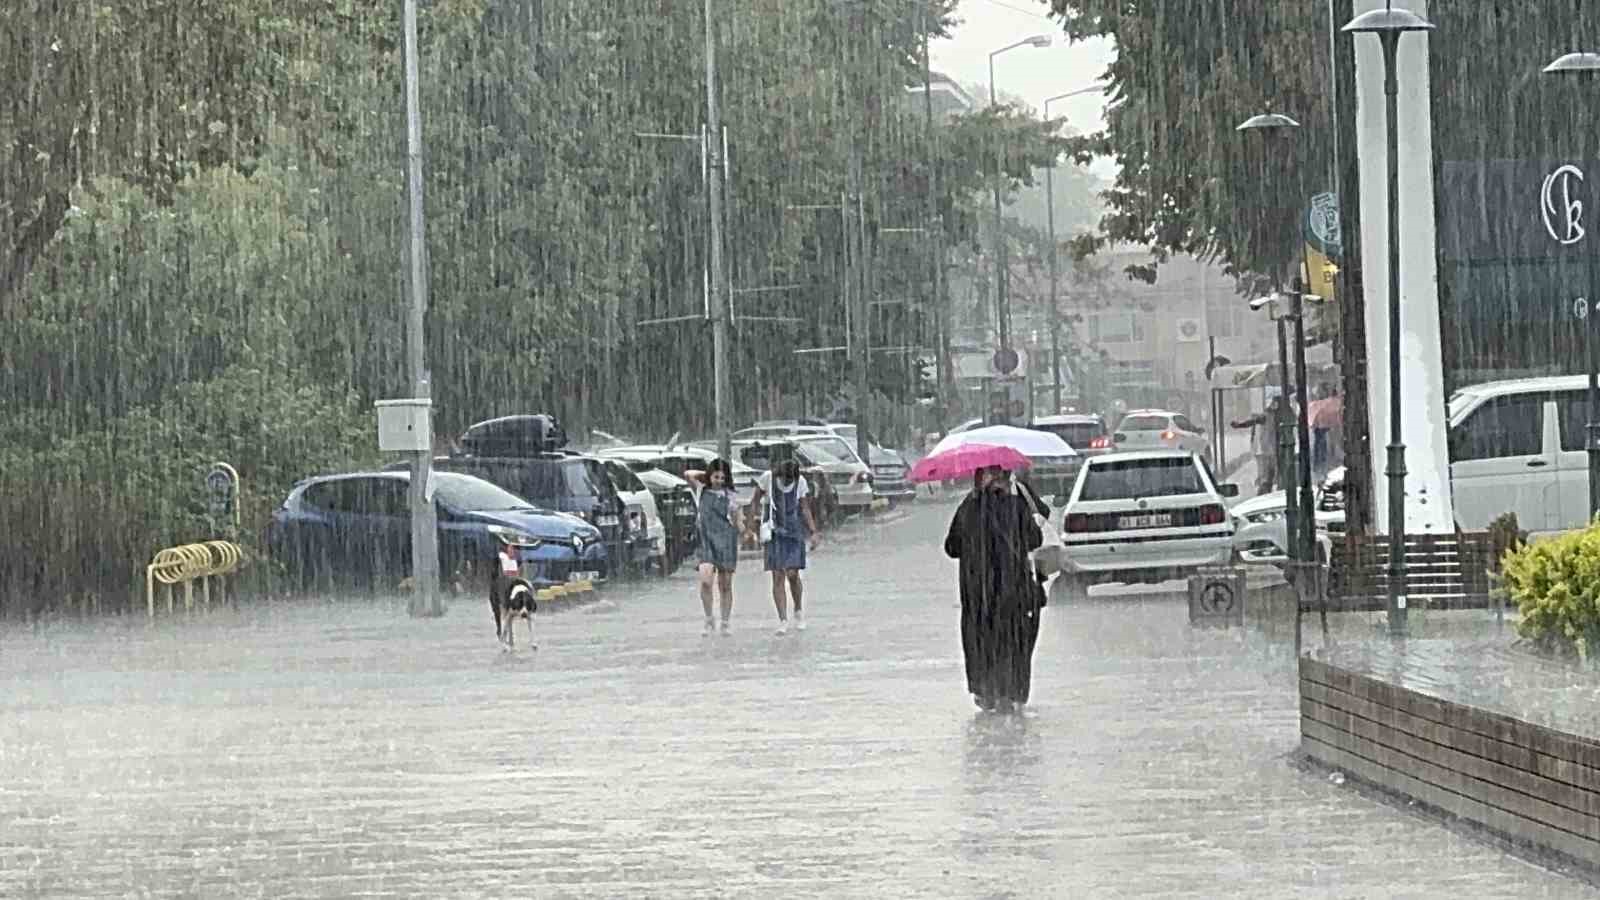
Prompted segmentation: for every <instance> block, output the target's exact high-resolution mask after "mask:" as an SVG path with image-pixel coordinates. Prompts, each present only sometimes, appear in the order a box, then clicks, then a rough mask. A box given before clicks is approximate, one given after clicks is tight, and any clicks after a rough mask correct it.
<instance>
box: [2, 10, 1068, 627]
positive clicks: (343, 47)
mask: <svg viewBox="0 0 1600 900" xmlns="http://www.w3.org/2000/svg"><path fill="white" fill-rule="evenodd" d="M952 6H953V4H952V3H951V2H949V0H800V2H778V0H754V2H750V3H745V4H727V3H719V4H718V8H719V10H720V11H719V15H720V16H721V19H720V20H719V23H718V28H717V31H716V43H717V47H718V55H719V64H720V68H721V79H720V97H721V101H722V105H723V110H724V120H725V124H726V125H727V130H728V137H727V140H728V147H729V158H730V173H729V185H728V186H729V190H728V196H729V204H728V206H729V218H730V222H729V225H730V227H729V237H728V251H729V252H728V257H729V267H730V271H731V275H732V284H733V285H734V286H735V287H736V288H739V289H753V288H783V290H774V291H770V292H760V293H757V292H753V291H744V292H741V293H740V294H737V295H736V299H735V304H736V310H737V311H738V324H737V326H736V329H735V333H734V341H733V354H732V360H731V365H732V368H733V374H734V383H735V384H737V385H739V386H740V390H738V391H737V392H736V393H735V396H734V398H733V401H734V406H735V409H734V413H735V417H736V418H748V417H753V416H756V415H762V414H771V413H774V412H778V411H779V409H778V404H779V403H780V402H781V401H782V400H783V399H784V398H785V397H786V396H792V395H794V394H797V393H804V392H802V391H799V390H797V388H799V387H800V386H805V387H806V388H807V389H808V390H809V391H810V393H811V394H812V395H813V397H812V398H811V399H813V400H815V399H818V398H820V395H821V394H823V393H824V392H826V391H828V390H831V389H832V388H833V387H835V386H837V385H840V384H843V383H844V382H845V381H846V380H847V374H848V373H847V371H846V369H845V366H844V362H843V359H842V358H840V357H833V358H829V357H826V356H822V355H815V356H799V355H795V354H794V353H792V352H791V351H792V350H793V349H795V348H798V347H805V346H829V345H834V344H839V343H843V340H842V338H843V331H842V328H843V323H844V321H845V316H844V307H843V296H844V295H843V292H842V291H841V290H840V287H841V283H842V276H843V271H842V268H841V260H842V256H843V252H844V242H843V240H842V236H841V233H840V227H839V226H840V224H841V221H840V218H839V217H838V216H837V215H833V216H831V217H830V215H829V214H828V213H827V212H820V213H818V212H797V211H793V210H789V209H786V207H790V206H800V205H809V204H821V203H837V202H839V199H840V198H841V196H843V195H846V194H851V193H852V192H853V193H854V194H855V195H858V196H859V200H858V199H856V197H855V196H852V197H851V199H850V205H851V206H852V207H853V208H854V212H853V213H852V216H854V215H855V212H859V213H860V214H862V215H863V216H864V219H862V220H859V221H858V220H856V219H854V218H852V220H851V221H852V222H853V223H855V224H856V226H857V227H861V226H862V225H864V227H862V232H863V236H864V244H865V247H866V257H865V262H866V263H867V265H866V266H865V267H864V270H866V271H868V272H870V275H871V277H870V279H868V281H867V286H868V287H869V288H870V290H871V291H872V293H871V296H870V297H869V300H871V301H874V302H873V306H872V308H873V309H874V310H875V313H874V317H873V322H872V327H873V329H874V333H873V342H874V344H875V345H879V346H884V345H889V344H892V343H904V344H912V345H918V346H930V345H931V344H932V342H933V332H932V321H933V316H932V307H931V300H932V298H931V297H930V296H929V293H930V288H931V283H932V279H931V278H930V277H929V274H930V271H929V266H930V262H931V258H930V256H929V254H928V252H927V248H928V235H925V234H924V235H921V236H920V237H908V236H907V235H906V234H902V233H896V232H895V231H886V230H884V229H902V228H912V227H926V225H927V224H928V220H927V194H926V192H927V190H928V186H929V185H930V183H935V184H937V185H938V188H939V196H938V197H937V203H936V208H937V211H938V212H939V213H940V214H941V215H942V221H943V223H944V227H945V228H946V230H947V233H946V235H945V239H946V242H947V243H950V244H952V245H955V244H959V243H960V242H962V241H964V240H970V239H971V236H972V234H973V233H974V228H975V222H976V221H977V220H976V218H975V216H974V209H975V208H976V207H975V205H974V204H975V202H976V200H975V194H976V192H978V191H979V190H980V189H981V188H985V187H987V186H988V184H989V183H990V182H989V179H990V178H991V177H992V175H991V173H992V160H993V159H994V158H995V156H996V153H997V151H1000V150H1001V149H1002V148H1003V153H1002V154H1001V155H1003V158H1004V165H1005V176H1004V177H1005V178H1006V180H1007V182H1008V187H1015V186H1019V185H1023V184H1026V183H1028V182H1029V181H1030V180H1031V177H1032V172H1034V171H1035V170H1036V169H1037V167H1038V166H1040V165H1043V164H1045V163H1046V162H1047V161H1048V160H1050V159H1053V158H1054V157H1055V156H1056V154H1057V152H1058V151H1059V150H1060V149H1061V147H1062V145H1061V143H1060V142H1059V141H1056V140H1054V139H1053V138H1051V137H1049V135H1048V129H1047V127H1046V126H1045V125H1044V123H1040V122H1038V121H1037V120H1035V119H1033V118H1032V117H1030V116H1026V115H1024V114H1023V113H1022V112H1021V111H1019V110H1016V109H1012V108H1002V109H996V110H990V111H985V112H983V113H979V114H975V115H971V116H966V117H961V118H958V119H957V120H955V121H954V122H952V123H950V124H948V125H941V126H940V127H938V128H937V129H935V130H934V132H933V135H932V136H933V138H934V140H933V142H932V144H931V145H930V143H929V140H928V137H929V134H928V130H927V128H926V124H925V123H924V121H923V118H922V107H921V105H920V104H918V103H912V102H910V101H909V100H908V99H907V93H906V87H907V86H909V85H916V84H920V83H921V80H922V72H921V64H920V54H921V49H922V35H923V31H924V30H925V29H931V30H932V32H933V34H934V35H935V36H937V35H939V34H942V33H943V32H944V30H945V29H946V28H947V27H948V24H949V13H950V9H951V7H952ZM399 33H400V32H399V16H398V10H397V6H396V5H395V4H392V3H387V2H378V0H239V2H231V3H226V4H199V5H195V4H170V3H164V2H160V0H130V2H127V3H121V4H110V3H86V4H58V3H47V2H44V0H20V2H17V3H10V4H6V5H5V7H4V9H3V10H0V48H4V49H5V50H6V51H7V52H6V53H4V54H0V83H3V84H5V85H7V87H8V90H7V91H6V92H3V93H0V148H4V151H5V152H4V154H3V155H0V222H3V223H4V227H3V228H0V447H3V448H4V449H3V452H4V454H5V457H4V465H3V467H0V520H4V521H6V522H8V523H13V524H14V525H15V526H16V529H17V533H19V534H23V535H24V536H23V537H21V538H18V539H16V540H15V541H8V543H7V546H6V548H5V551H4V553H3V554H0V601H3V602H0V614H3V613H4V612H5V611H6V610H8V609H10V610H15V609H18V608H31V607H32V605H33V604H35V603H39V602H51V603H53V602H56V601H57V600H58V599H61V598H65V597H68V596H70V595H72V594H75V593H83V592H93V593H97V594H103V595H107V596H112V595H115V596H121V597H126V596H127V593H128V589H129V588H130V587H131V586H132V585H133V584H135V583H136V582H135V579H134V577H133V573H134V572H135V571H136V570H137V569H138V567H139V566H141V565H142V564H143V563H144V562H145V561H147V560H148V557H149V555H150V554H151V553H153V552H154V551H155V550H156V549H158V548H160V547H161V546H166V545H167V544H170V543H174V542H180V541H187V540H192V539H196V538H199V537H204V535H203V534H200V533H198V532H199V531H202V530H203V524H202V521H201V519H200V518H199V517H198V514H197V510H198V508H199V507H198V506H197V504H198V502H199V501H198V498H199V496H200V487H201V485H200V475H201V473H202V471H203V469H204V468H205V467H206V466H207V465H209V463H210V462H212V461H214V460H219V459H220V460H226V461H229V462H231V463H233V464H234V465H235V466H237V467H238V468H239V469H240V472H241V474H242V476H243V480H244V483H245V487H246V504H245V509H246V513H247V521H246V531H247V534H253V533H256V532H258V531H259V529H260V528H261V526H262V525H263V524H264V521H265V518H266V516H267V514H268V513H269V512H270V510H271V508H272V506H273V504H274V503H275V502H276V501H277V499H279V498H281V497H282V495H283V493H284V491H285V490H287V488H288V487H289V485H290V484H291V483H292V482H293V481H294V480H295V479H297V478H300V477H303V476H306V475H310V474H316V473H318V472H323V471H328V470H330V469H337V468H340V467H350V466H359V465H366V464H371V463H372V462H374V461H375V460H374V458H373V453H372V444H373V432H374V430H375V426H374V422H373V416H372V413H371V404H372V402H373V401H374V400H377V399H381V398H385V397H393V396H403V395H404V394H405V393H406V391H407V388H406V378H405V369H404V343H405V331H404V329H405V316H404V310H405V307H406V304H407V297H406V289H407V288H406V281H405V278H404V277H403V273H404V270H405V265H404V262H405V256H404V254H405V247H406V233H407V232H406V200H405V182H404V170H405V169H404V165H405V159H404V147H405V142H404V114H403V113H404V107H403V103H402V91H401V88H402V70H403V59H402V56H401V48H400V42H399V40H398V36H399ZM704 41H705V37H704V25H703V22H702V20H701V17H700V8H699V4H692V3H689V4H686V3H679V2H673V0H645V2H640V3H632V4H621V5H618V4H601V3H571V2H558V0H516V2H513V0H435V2H431V3H425V4H422V18H421V21H420V45H421V48H422V54H421V60H420V62H421V74H422V114H423V127H424V138H425V164H426V190H427V217H428V233H427V254H428V260H427V261H428V264H429V281H430V308H429V312H428V326H427V342H428V346H427V352H428V359H429V365H430V369H431V376H432V377H431V384H432V390H433V395H434V402H435V405H436V409H437V422H438V425H439V427H440V429H441V432H442V433H443V434H445V435H448V434H453V433H456V432H458V431H459V430H460V429H461V428H463V427H464V426H465V425H467V424H469V423H470V422H472V421H476V420H478V419H481V418H487V417H489V416H493V415H498V414H503V413H508V412H526V411H550V412H554V413H556V414H557V415H560V416H562V417H563V418H564V419H566V420H567V421H568V422H569V424H570V425H571V426H572V430H573V431H575V432H581V430H582V429H583V428H585V427H588V426H599V427H606V428H607V429H608V430H613V431H619V430H625V431H627V432H629V433H632V434H634V435H635V436H637V437H641V438H648V437H657V438H659V437H664V436H665V435H667V434H669V433H671V432H673V431H678V430H681V431H683V432H685V433H689V434H693V433H696V432H700V433H703V432H704V431H705V430H707V428H708V426H709V424H710V417H711V409H710V403H709V395H710V391H709V384H710V376H711V365H710V362H711V346H710V344H711V341H710V331H709V328H708V327H707V326H706V324H705V322H704V321H703V320H702V319H697V318H694V317H696V316H698V315H700V314H702V312H703V310H704V308H705V307H704V304H705V299H704V296H703V293H702V284H703V277H704V275H703V273H704V266H705V264H706V259H705V256H706V254H705V250H704V248H705V245H706V242H705V235H706V230H707V215H706V200H705V191H704V188H703V185H702V180H701V161H700V155H699V152H698V149H697V147H696V145H695V144H694V143H692V142H681V141H672V140H666V141H663V140H653V139H646V138H640V137H637V136H636V135H638V134H640V133H646V132H674V133H687V134H697V133H698V132H699V129H700V127H701V125H702V123H703V121H704V118H705V112H704V110H705V88H704V81H703V78H704V46H705V43H704ZM853 156H854V157H858V158H859V170H858V171H859V178H857V179H854V180H853V181H852V179H851V178H850V177H849V174H848V173H849V172H850V167H851V160H852V157H853ZM889 300H902V301H904V302H901V303H898V304H896V303H889V302H881V303H880V302H877V301H889ZM685 317H689V318H687V319H685ZM660 319H674V320H681V321H675V322H671V323H667V324H660V325H649V324H644V323H646V322H648V321H650V320H660ZM760 319H793V320H796V321H794V322H789V323H785V322H772V321H758V320H760ZM872 380H873V383H874V387H875V388H876V389H878V390H879V391H880V392H882V393H885V394H889V395H896V396H897V395H899V393H902V392H903V391H904V390H905V386H907V385H909V384H910V383H911V379H909V378H908V377H907V372H906V359H905V357H904V356H900V357H893V358H891V357H888V356H886V357H885V358H884V359H883V360H875V362H874V368H873V372H872ZM786 411H790V412H793V411H797V410H786ZM97 542H98V543H97ZM85 558H93V559H95V563H94V565H92V566H89V567H88V570H87V571H85V568H84V566H83V565H82V561H83V559H85ZM40 598H51V599H50V600H48V601H45V600H42V599H40Z"/></svg>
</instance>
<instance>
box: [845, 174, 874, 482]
mask: <svg viewBox="0 0 1600 900" xmlns="http://www.w3.org/2000/svg"><path fill="white" fill-rule="evenodd" d="M850 172H851V176H852V177H851V181H852V182H853V183H854V187H855V190H856V195H855V198H856V230H855V234H856V275H857V276H858V279H859V281H858V283H857V285H856V340H855V344H854V345H853V346H854V348H855V352H856V364H855V378H856V410H855V411H856V455H857V456H859V457H861V461H862V462H863V463H865V464H866V465H867V466H868V467H869V468H870V467H871V466H872V455H871V453H870V452H869V449H868V446H867V445H868V443H869V441H868V440H867V419H868V416H867V401H868V400H869V399H870V398H869V396H868V393H869V391H870V390H871V388H870V387H869V386H868V382H867V367H868V366H869V365H871V362H872V353H871V349H872V348H871V346H870V344H871V342H872V320H871V318H870V317H869V316H870V313H871V309H872V303H871V296H870V295H871V290H870V287H871V284H872V267H871V266H870V265H868V264H867V203H866V198H865V196H863V193H862V190H863V189H862V187H861V175H862V172H861V145H860V143H858V142H852V143H851V145H850Z"/></svg>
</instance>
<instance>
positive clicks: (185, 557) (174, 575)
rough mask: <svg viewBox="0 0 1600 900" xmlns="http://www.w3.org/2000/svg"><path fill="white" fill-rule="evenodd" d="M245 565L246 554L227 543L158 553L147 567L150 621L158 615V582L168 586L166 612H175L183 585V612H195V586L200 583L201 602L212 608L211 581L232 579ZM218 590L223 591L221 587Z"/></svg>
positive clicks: (175, 548)
mask: <svg viewBox="0 0 1600 900" xmlns="http://www.w3.org/2000/svg"><path fill="white" fill-rule="evenodd" d="M243 561H244V551H243V549H241V548H240V547H239V545H238V544H234V543H230V542H228V541H207V542H205V543H203V544H184V545H182V546H180V547H168V548H167V549H165V550H162V551H161V552H160V553H157V554H156V556H155V559H153V560H151V561H150V565H148V566H145V567H144V602H145V609H146V611H147V612H148V613H149V615H150V617H151V618H154V617H155V614H156V582H158V581H159V582H160V583H162V584H164V585H166V586H167V612H169V613H170V612H172V606H173V594H174V593H176V591H177V588H176V585H178V584H179V583H180V582H181V583H182V584H183V608H184V609H185V610H189V609H193V608H194V583H195V581H196V580H198V581H199V582H200V590H201V596H202V599H203V601H204V603H205V605H206V607H207V608H210V606H211V579H212V578H219V577H221V576H223V575H231V574H233V573H234V572H236V571H238V569H239V566H240V564H242V563H243ZM219 587H221V585H220V583H219Z"/></svg>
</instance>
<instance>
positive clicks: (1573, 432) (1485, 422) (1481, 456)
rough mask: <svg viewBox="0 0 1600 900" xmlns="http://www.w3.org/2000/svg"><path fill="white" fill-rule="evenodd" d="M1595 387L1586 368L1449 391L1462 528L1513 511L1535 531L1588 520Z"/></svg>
mask: <svg viewBox="0 0 1600 900" xmlns="http://www.w3.org/2000/svg"><path fill="white" fill-rule="evenodd" d="M1588 387H1589V380H1588V376H1586V375H1566V376H1560V377H1553V378H1522V379H1517V380H1515V381H1493V382H1488V383H1485V384H1475V385H1472V386H1470V387H1465V388H1462V389H1461V390H1459V391H1457V392H1456V393H1455V394H1453V395H1452V396H1451V397H1450V403H1449V422H1450V484H1451V493H1452V495H1453V497H1454V499H1455V514H1456V523H1457V525H1458V526H1459V527H1460V528H1461V529H1462V530H1464V531H1483V530H1484V529H1486V528H1488V527H1489V523H1490V522H1492V521H1494V520H1495V519H1496V518H1498V517H1499V516H1501V515H1503V514H1504V513H1507V512H1514V513H1516V514H1517V522H1518V524H1519V525H1521V527H1522V528H1523V529H1525V530H1527V531H1532V532H1535V533H1538V532H1551V531H1564V530H1567V529H1572V528H1581V527H1583V525H1584V523H1585V522H1586V521H1587V520H1588V518H1589V477H1588V460H1587V454H1585V453H1584V426H1585V425H1586V424H1587V423H1588V420H1589V408H1588ZM1377 477H1380V478H1381V477H1383V476H1382V475H1381V474H1379V475H1378V476H1377Z"/></svg>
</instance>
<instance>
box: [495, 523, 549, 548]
mask: <svg viewBox="0 0 1600 900" xmlns="http://www.w3.org/2000/svg"><path fill="white" fill-rule="evenodd" d="M489 533H490V534H492V535H494V536H495V537H497V538H499V539H500V543H502V544H505V545H506V546H507V547H538V546H540V545H541V544H543V543H544V540H543V539H542V538H537V537H534V536H533V535H531V534H528V533H527V532H526V531H518V530H516V529H515V528H507V527H506V526H504V525H490V526H489Z"/></svg>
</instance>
